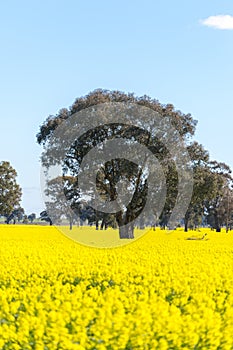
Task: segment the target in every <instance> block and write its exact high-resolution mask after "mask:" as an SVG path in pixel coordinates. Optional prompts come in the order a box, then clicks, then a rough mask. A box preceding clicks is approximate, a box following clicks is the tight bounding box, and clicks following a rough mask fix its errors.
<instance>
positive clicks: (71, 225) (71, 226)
mask: <svg viewBox="0 0 233 350" xmlns="http://www.w3.org/2000/svg"><path fill="white" fill-rule="evenodd" d="M72 228H73V220H72V219H70V230H72Z"/></svg>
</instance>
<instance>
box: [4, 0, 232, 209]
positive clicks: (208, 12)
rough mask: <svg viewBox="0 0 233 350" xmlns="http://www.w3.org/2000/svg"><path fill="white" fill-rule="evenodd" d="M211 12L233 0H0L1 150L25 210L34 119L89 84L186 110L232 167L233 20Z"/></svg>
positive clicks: (32, 188) (30, 198)
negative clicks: (14, 175)
mask: <svg viewBox="0 0 233 350" xmlns="http://www.w3.org/2000/svg"><path fill="white" fill-rule="evenodd" d="M219 15H222V16H223V15H225V16H227V15H228V16H231V15H233V2H232V0H229V1H224V0H221V1H220V0H218V1H217V0H206V1H200V0H195V1H194V0H190V1H184V0H183V1H181V0H179V1H172V0H169V1H168V0H161V1H160V0H159V1H153V0H145V1H143V2H142V1H131V0H129V1H127V2H126V1H122V0H118V1H117V2H111V1H101V0H100V1H98V2H95V1H78V0H67V1H53V0H49V1H43V0H42V1H24V0H22V1H20V2H19V1H16V0H13V1H9V2H1V4H0V28H1V30H0V44H1V55H0V77H1V79H0V90H1V91H0V92H1V93H0V108H1V109H0V113H1V114H0V115H1V137H0V160H9V161H10V162H11V164H12V165H13V166H14V167H15V169H16V170H17V172H18V175H19V176H18V182H19V183H20V185H21V186H22V188H23V193H24V195H23V202H22V205H23V206H24V208H25V209H26V212H27V213H28V214H29V213H30V212H32V211H34V212H36V213H39V212H40V210H42V209H43V208H44V206H43V203H42V200H41V197H40V163H39V157H40V152H41V148H40V146H38V145H37V144H36V133H37V132H38V130H39V126H40V125H41V124H42V122H43V121H44V120H45V118H46V117H47V116H48V115H49V114H55V113H56V112H57V111H58V110H59V109H60V108H62V107H68V106H70V105H71V104H72V103H73V101H74V99H75V98H76V97H78V96H82V95H85V94H87V93H88V92H90V91H92V90H94V89H96V88H105V89H118V90H122V91H126V92H135V93H136V95H144V94H147V95H150V96H151V97H154V98H157V99H158V100H159V101H160V102H162V103H173V104H174V106H175V107H176V108H177V109H180V110H181V111H182V112H185V113H186V112H190V113H191V114H192V116H193V117H194V119H197V120H198V127H197V132H196V136H195V138H196V139H197V140H198V141H199V142H201V143H202V144H203V145H204V146H205V147H206V148H207V149H208V150H209V152H210V155H211V157H212V158H214V159H217V160H219V161H225V162H226V163H228V164H229V165H230V166H231V167H232V168H233V153H232V145H231V142H232V141H231V139H232V137H231V135H232V127H233V119H232V111H233V96H232V95H233V86H232V82H233V63H232V62H233V30H232V28H233V25H232V18H231V17H216V16H219ZM210 16H213V17H211V18H209V17H210ZM203 21H204V22H203Z"/></svg>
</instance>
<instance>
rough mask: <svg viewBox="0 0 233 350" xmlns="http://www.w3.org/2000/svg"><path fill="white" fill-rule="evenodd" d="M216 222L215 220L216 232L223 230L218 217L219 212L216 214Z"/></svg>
mask: <svg viewBox="0 0 233 350" xmlns="http://www.w3.org/2000/svg"><path fill="white" fill-rule="evenodd" d="M214 222H215V229H216V232H221V227H220V225H219V219H218V214H217V213H215V214H214Z"/></svg>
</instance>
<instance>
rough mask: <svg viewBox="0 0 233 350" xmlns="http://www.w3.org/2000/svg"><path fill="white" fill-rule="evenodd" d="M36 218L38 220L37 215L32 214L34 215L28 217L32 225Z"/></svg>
mask: <svg viewBox="0 0 233 350" xmlns="http://www.w3.org/2000/svg"><path fill="white" fill-rule="evenodd" d="M35 218H36V214H35V213H32V214H30V215H28V220H29V221H30V223H31V224H32V223H33V221H34V220H35Z"/></svg>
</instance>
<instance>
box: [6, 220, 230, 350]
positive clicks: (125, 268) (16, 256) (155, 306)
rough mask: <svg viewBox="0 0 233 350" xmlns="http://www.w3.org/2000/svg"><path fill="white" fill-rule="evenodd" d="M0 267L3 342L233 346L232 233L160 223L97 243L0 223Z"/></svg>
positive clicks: (70, 347) (15, 349)
mask: <svg viewBox="0 0 233 350" xmlns="http://www.w3.org/2000/svg"><path fill="white" fill-rule="evenodd" d="M109 232H110V231H109V230H107V231H106V239H108V236H107V234H109ZM203 232H208V238H209V239H208V240H203V241H188V240H186V238H187V237H188V236H190V235H197V234H200V236H202V235H203ZM0 266H1V268H0V349H4V350H5V349H9V350H21V349H25V350H27V349H36V350H53V349H54V350H55V349H64V350H75V349H76V350H86V349H87V350H89V349H90V350H91V349H92V350H105V349H107V350H130V349H132V350H134V349H145V350H146V349H160V350H167V349H176V350H180V349H186V350H190V349H195V350H197V349H213V350H216V349H218V350H220V349H221V350H222V349H223V350H228V349H229V350H230V349H233V337H232V334H233V277H232V271H233V233H231V232H229V233H228V234H226V233H224V232H223V233H215V232H211V231H210V230H206V229H205V230H202V232H200V233H199V232H188V233H184V232H183V231H182V230H176V231H173V232H171V233H167V232H165V231H161V230H158V229H156V230H155V231H150V232H148V234H146V235H145V236H143V237H142V238H140V239H139V240H137V241H135V242H134V243H132V244H130V245H128V246H124V247H118V248H113V249H97V248H91V247H87V246H82V245H80V244H78V243H76V242H74V241H72V240H70V239H68V238H67V237H65V236H63V235H62V234H61V233H60V232H59V231H58V230H57V229H56V228H54V227H47V226H43V227H40V226H36V225H35V226H23V225H22V226H21V225H20V226H17V225H15V226H5V225H1V226H0Z"/></svg>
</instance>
